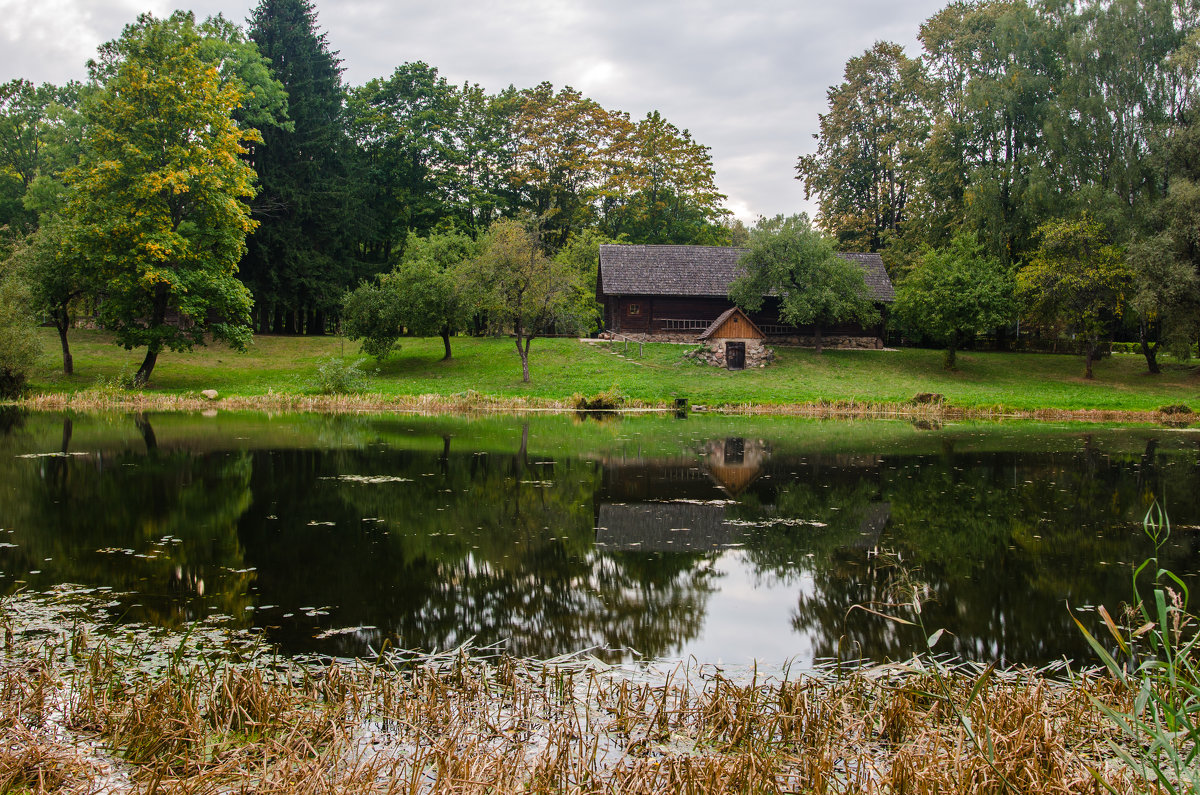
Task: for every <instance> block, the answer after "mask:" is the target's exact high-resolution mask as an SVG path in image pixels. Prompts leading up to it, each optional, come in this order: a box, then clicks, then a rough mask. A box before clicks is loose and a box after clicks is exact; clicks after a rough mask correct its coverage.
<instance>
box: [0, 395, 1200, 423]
mask: <svg viewBox="0 0 1200 795" xmlns="http://www.w3.org/2000/svg"><path fill="white" fill-rule="evenodd" d="M15 405H17V406H19V407H21V408H25V409H28V410H31V411H84V412H87V411H126V412H145V411H156V412H162V411H182V412H203V411H213V410H226V411H259V412H268V413H285V412H314V413H323V414H356V413H374V412H381V413H382V412H396V413H412V414H429V415H434V414H472V413H492V412H495V413H524V412H548V413H568V412H589V411H590V412H596V413H613V412H620V413H669V412H673V411H677V410H679V409H678V408H677V407H675V406H674V404H670V403H663V402H651V401H636V400H631V401H627V402H625V403H624V404H623V405H622V406H620V407H614V408H601V409H589V408H582V407H581V406H579V405H578V402H577V400H576V399H575V398H572V397H568V398H564V399H549V398H540V399H539V398H533V399H531V398H519V397H516V398H514V397H500V396H495V395H483V394H478V393H475V394H471V393H467V394H455V395H438V394H423V395H402V396H394V395H386V394H383V393H371V392H366V393H352V394H344V395H311V394H297V393H284V392H278V393H277V392H269V393H267V394H265V395H234V396H230V397H224V398H221V397H218V398H216V399H215V400H213V399H208V398H205V397H203V396H201V395H197V394H186V393H185V394H181V395H164V394H155V393H152V392H139V391H129V392H122V391H115V390H106V389H86V390H81V391H79V392H73V393H50V394H41V395H34V396H31V397H26V398H23V399H21V400H19V401H16V403H15ZM1164 408H1166V409H1167V410H1165V411H1164V410H1162V409H1155V410H1151V411H1131V410H1105V409H1077V410H1071V409H1026V410H1014V409H1006V408H1004V407H999V406H998V407H995V408H960V407H956V406H947V405H937V404H935V405H923V404H920V403H911V402H910V403H891V404H888V403H882V404H876V403H859V402H856V401H852V400H848V401H822V402H817V403H795V404H769V403H768V404H764V403H760V404H754V403H745V404H728V405H720V406H705V405H688V407H687V410H688V411H698V412H708V411H711V412H716V413H722V414H731V415H763V416H781V417H786V416H793V417H803V418H807V419H901V420H912V421H923V420H924V421H930V422H955V421H967V420H984V421H988V420H995V421H1002V420H1034V421H1042V422H1097V423H1157V424H1167V425H1182V426H1186V425H1188V424H1189V420H1190V416H1189V415H1188V414H1186V413H1183V414H1181V413H1177V412H1176V411H1172V410H1171V409H1173V408H1174V407H1173V406H1167V407H1164Z"/></svg>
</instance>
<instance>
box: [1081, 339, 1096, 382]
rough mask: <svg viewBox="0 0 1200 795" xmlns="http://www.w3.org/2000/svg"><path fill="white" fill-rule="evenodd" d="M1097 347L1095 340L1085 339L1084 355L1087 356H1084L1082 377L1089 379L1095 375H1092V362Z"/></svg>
mask: <svg viewBox="0 0 1200 795" xmlns="http://www.w3.org/2000/svg"><path fill="white" fill-rule="evenodd" d="M1097 347H1098V345H1097V343H1096V340H1091V339H1089V340H1088V341H1087V353H1086V354H1085V356H1086V357H1087V358H1086V362H1085V367H1084V373H1083V377H1084V378H1087V379H1089V380H1090V379H1092V378H1094V377H1095V376H1093V375H1092V362H1093V361H1094V360H1095V358H1096V348H1097Z"/></svg>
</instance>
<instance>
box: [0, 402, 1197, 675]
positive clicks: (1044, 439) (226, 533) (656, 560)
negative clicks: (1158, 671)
mask: <svg viewBox="0 0 1200 795" xmlns="http://www.w3.org/2000/svg"><path fill="white" fill-rule="evenodd" d="M208 414H209V415H210V416H200V415H186V414H149V415H146V414H138V415H85V414H73V415H55V414H48V413H30V414H20V413H17V412H14V411H9V412H7V413H3V414H0V592H9V593H10V592H14V591H17V590H33V591H47V590H50V589H52V588H54V587H55V586H57V585H59V584H61V583H74V584H78V585H80V586H83V587H86V588H88V589H94V590H95V591H97V592H99V593H101V594H108V595H109V598H110V601H111V605H112V612H113V615H114V616H116V617H117V619H118V620H122V621H138V622H149V623H153V624H158V625H167V626H176V627H178V626H185V625H187V624H189V623H191V622H196V621H202V620H203V621H218V622H224V623H225V624H228V625H230V626H233V627H239V628H248V629H256V630H259V631H261V632H262V633H263V634H264V636H265V638H266V639H267V640H269V641H270V642H272V643H275V644H278V646H279V647H280V648H281V649H282V650H283V651H284V652H285V653H288V654H310V653H316V654H329V655H337V656H362V655H371V654H373V653H375V652H378V651H381V650H383V649H386V648H405V649H420V650H426V651H431V650H440V649H446V648H452V647H454V646H457V645H459V644H462V643H464V642H468V641H470V642H472V643H474V644H476V645H479V646H485V645H488V644H493V643H498V642H503V643H504V644H505V647H506V648H507V649H508V650H509V651H510V652H512V653H513V654H517V655H522V656H533V657H540V658H548V657H552V656H555V655H558V654H562V653H567V652H573V651H578V650H581V649H586V648H592V647H595V648H596V652H595V653H596V654H597V656H599V657H602V658H604V659H607V660H611V661H621V660H633V659H639V658H641V659H647V658H652V659H659V658H661V659H679V658H686V657H690V656H694V657H695V658H696V659H697V660H699V661H702V662H712V663H725V664H730V665H740V664H745V663H746V662H748V661H750V660H759V661H762V662H764V663H768V664H782V663H783V662H785V661H789V660H790V661H793V663H792V664H793V665H794V666H797V667H804V666H810V665H813V664H814V663H816V662H817V661H820V660H823V659H826V658H830V657H835V656H839V655H840V656H841V657H843V658H856V659H857V658H860V657H861V658H865V659H869V660H877V661H883V660H889V659H902V658H905V657H907V656H909V655H910V654H912V653H913V652H914V651H917V650H920V648H921V640H920V638H921V637H923V635H922V632H921V631H920V630H919V629H914V628H912V627H909V626H906V625H904V624H900V623H897V622H894V621H891V620H888V619H887V618H884V617H881V616H879V615H876V614H875V613H883V614H889V615H897V616H902V617H906V618H912V617H913V616H912V612H911V610H910V609H908V608H906V607H904V606H903V604H902V603H904V602H908V601H911V600H912V597H913V594H914V593H917V594H919V595H920V597H921V600H922V612H921V618H922V621H923V622H924V627H925V630H924V631H925V632H932V631H933V630H934V629H937V628H944V629H945V630H946V634H945V635H944V636H943V638H942V640H941V641H940V642H939V645H938V651H944V652H951V653H954V654H957V655H960V656H962V657H965V658H970V659H976V660H988V661H990V660H993V659H995V660H1001V661H1003V662H1006V663H1029V664H1035V665H1036V664H1043V663H1046V662H1049V661H1053V660H1056V659H1060V658H1062V657H1063V656H1066V657H1069V658H1072V659H1076V660H1088V659H1089V654H1088V649H1087V646H1086V644H1085V643H1084V641H1083V639H1082V638H1081V636H1080V633H1079V631H1078V629H1077V628H1076V627H1075V625H1074V623H1073V621H1072V615H1075V616H1079V617H1080V618H1081V620H1083V621H1084V622H1085V623H1086V624H1088V625H1089V626H1093V627H1094V626H1095V625H1096V623H1097V618H1096V616H1095V613H1094V611H1095V607H1096V606H1097V605H1100V604H1104V605H1107V606H1108V607H1109V609H1110V611H1114V612H1115V611H1116V610H1117V609H1118V607H1119V605H1120V603H1121V602H1122V601H1124V600H1127V599H1128V598H1129V595H1130V593H1131V585H1130V574H1131V569H1132V567H1133V565H1135V564H1136V563H1139V562H1141V561H1142V560H1143V559H1145V558H1146V557H1147V556H1149V555H1150V554H1152V552H1153V546H1152V545H1151V544H1150V542H1149V541H1148V539H1147V537H1146V535H1145V533H1144V532H1143V528H1142V518H1143V516H1144V515H1145V512H1146V509H1147V506H1148V505H1149V504H1150V502H1151V501H1152V500H1154V499H1156V498H1157V499H1158V500H1159V501H1160V503H1162V504H1164V505H1165V506H1166V507H1167V509H1168V511H1169V514H1170V517H1171V520H1172V524H1173V532H1172V534H1171V537H1170V538H1169V540H1168V541H1167V543H1166V545H1165V546H1164V547H1163V548H1162V550H1161V551H1160V559H1161V562H1162V564H1163V565H1165V566H1167V567H1168V568H1171V569H1172V570H1174V571H1176V572H1178V573H1180V574H1181V575H1183V576H1185V578H1186V579H1187V580H1188V582H1189V583H1190V584H1195V583H1196V580H1197V576H1196V575H1197V572H1200V527H1198V526H1200V434H1198V433H1195V432H1193V431H1189V430H1172V429H1169V428H1152V427H1115V428H1114V427H1102V426H1095V425H1070V424H1062V425H1046V424H1032V423H1020V424H957V425H949V424H948V425H946V426H945V427H930V426H929V425H927V424H912V423H907V422H900V421H870V422H866V421H861V422H847V421H820V420H801V419H789V418H746V417H726V416H716V415H704V414H692V415H691V416H688V417H686V418H675V417H663V416H636V417H613V418H600V419H594V418H591V417H583V418H581V417H575V416H562V415H550V416H540V415H539V416H486V417H479V418H458V417H432V418H430V417H417V416H408V415H387V414H373V415H357V416H321V415H282V416H268V415H260V414H251V413H228V412H221V413H219V414H218V413H216V412H209V413H208ZM856 606H861V607H865V608H869V610H864V609H858V607H856ZM871 611H875V612H871Z"/></svg>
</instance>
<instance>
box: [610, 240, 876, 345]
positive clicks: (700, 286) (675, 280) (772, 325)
mask: <svg viewBox="0 0 1200 795" xmlns="http://www.w3.org/2000/svg"><path fill="white" fill-rule="evenodd" d="M745 253H746V249H744V248H733V247H729V246H646V245H608V244H606V245H602V246H600V272H599V277H598V278H597V280H596V299H597V300H598V301H599V302H600V303H601V305H602V306H603V308H604V327H605V329H606V330H608V331H610V332H613V333H616V334H624V335H627V336H633V337H637V338H647V339H649V338H653V339H661V340H664V341H668V340H669V341H674V342H691V341H696V340H698V339H699V337H700V335H701V334H704V333H705V332H708V331H710V327H711V326H712V325H713V323H714V321H716V320H718V318H722V317H723V316H724V315H725V314H726V313H727V312H728V311H729V310H730V309H731V308H732V307H733V304H732V302H731V301H730V300H729V285H730V284H731V283H732V282H733V280H734V279H735V278H737V276H738V275H739V273H740V266H739V265H738V260H740V259H741V257H742V255H743V254H745ZM838 256H840V257H842V258H843V259H846V260H849V261H850V262H853V263H855V264H856V265H858V266H859V267H861V268H862V270H863V276H864V278H865V280H866V283H867V289H868V290H869V291H870V293H871V297H872V298H873V299H874V300H875V301H876V302H877V304H878V305H879V306H880V308H881V309H883V310H886V306H887V304H890V303H891V302H892V301H894V300H895V290H894V289H893V288H892V282H891V279H889V278H888V275H887V271H886V270H885V269H884V267H883V260H882V259H880V257H879V255H878V254H852V253H840V254H838ZM778 312H779V301H778V299H774V298H771V297H770V296H767V297H766V301H765V302H764V304H763V308H762V310H761V311H759V312H754V313H751V314H750V315H748V319H749V320H750V321H751V322H752V323H753V325H754V326H755V327H756V329H757V330H758V331H759V332H760V333H761V334H762V335H763V337H765V338H766V339H767V340H769V341H771V342H776V343H791V344H795V345H804V344H811V341H812V336H813V333H814V329H813V328H811V327H807V328H806V327H797V326H792V325H788V324H786V323H782V322H781V321H780V319H779V314H778ZM882 314H883V312H881V315H882ZM743 316H745V315H743ZM725 319H726V320H727V319H728V318H725ZM821 331H822V337H823V341H824V344H826V345H829V346H830V347H838V346H842V347H869V348H881V347H883V321H882V320H881V321H880V323H879V325H877V326H873V327H871V328H863V327H862V326H860V325H858V324H843V325H838V326H832V327H822V329H821ZM710 336H711V335H710Z"/></svg>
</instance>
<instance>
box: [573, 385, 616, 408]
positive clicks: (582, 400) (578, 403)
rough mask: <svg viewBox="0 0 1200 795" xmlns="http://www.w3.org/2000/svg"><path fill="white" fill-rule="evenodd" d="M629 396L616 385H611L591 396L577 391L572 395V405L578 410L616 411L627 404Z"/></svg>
mask: <svg viewBox="0 0 1200 795" xmlns="http://www.w3.org/2000/svg"><path fill="white" fill-rule="evenodd" d="M627 401H628V398H626V397H625V395H624V394H622V393H621V390H620V389H619V388H617V387H616V386H611V387H609V388H608V389H605V390H603V391H602V392H597V393H596V394H594V395H592V396H591V397H587V396H585V395H581V394H579V393H575V394H574V395H571V405H573V406H574V407H575V409H576V410H577V411H616V410H617V409H619V408H621V407H622V406H624V405H625V403H626V402H627Z"/></svg>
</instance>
